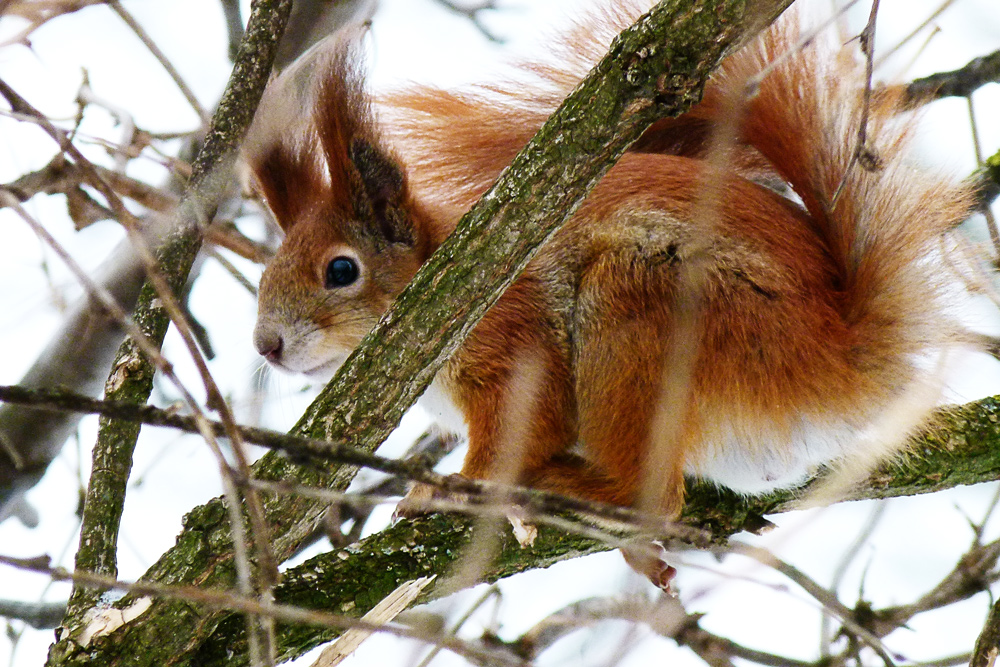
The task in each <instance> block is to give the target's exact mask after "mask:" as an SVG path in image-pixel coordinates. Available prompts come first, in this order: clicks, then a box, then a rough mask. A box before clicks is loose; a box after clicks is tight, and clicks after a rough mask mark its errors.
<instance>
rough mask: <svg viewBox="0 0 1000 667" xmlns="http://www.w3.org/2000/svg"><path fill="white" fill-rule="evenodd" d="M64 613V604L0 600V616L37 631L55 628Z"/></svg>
mask: <svg viewBox="0 0 1000 667" xmlns="http://www.w3.org/2000/svg"><path fill="white" fill-rule="evenodd" d="M65 613H66V603H65V602H19V601H16V600H0V616H4V617H6V618H12V619H17V620H19V621H24V622H25V623H27V624H28V625H30V626H31V627H33V628H36V629H38V630H47V629H49V628H54V627H57V626H58V625H59V622H60V621H61V620H62V617H63V614H65Z"/></svg>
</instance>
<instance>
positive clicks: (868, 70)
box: [830, 0, 880, 210]
mask: <svg viewBox="0 0 1000 667" xmlns="http://www.w3.org/2000/svg"><path fill="white" fill-rule="evenodd" d="M878 5H879V0H872V9H871V12H870V13H869V14H868V23H867V24H866V25H865V27H864V30H862V31H861V34H860V35H858V42H859V43H860V44H861V52H862V53H863V54H864V55H865V90H864V96H863V98H862V99H863V101H862V105H861V118H860V119H859V120H858V137H857V141H856V143H855V145H854V150H853V151H852V152H851V159H850V160H849V161H848V162H847V167H845V168H844V175H843V177H842V178H841V179H840V184H839V185H838V186H837V189H836V190H835V191H834V193H833V197H831V199H830V209H831V210H833V209H835V208H837V201H838V200H839V199H840V195H841V194H842V193H843V191H844V186H846V185H847V181H848V179H849V177H850V174H851V171H852V170H853V169H854V166H855V165H856V164H858V163H860V164H861V167H862V168H863V169H865V170H867V171H877V170H878V169H879V165H880V159H879V157H878V153H876V152H875V151H874V150H873V149H871V148H869V146H868V114H869V113H870V111H871V103H872V74H873V72H874V69H875V20H876V19H877V18H878Z"/></svg>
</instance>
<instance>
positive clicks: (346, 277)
mask: <svg viewBox="0 0 1000 667" xmlns="http://www.w3.org/2000/svg"><path fill="white" fill-rule="evenodd" d="M357 279H358V263H357V262H355V261H354V260H353V259H351V258H350V257H334V258H333V259H331V260H330V263H329V264H327V265H326V288H327V289H332V288H334V287H347V286H348V285H350V284H351V283H353V282H354V281H355V280H357Z"/></svg>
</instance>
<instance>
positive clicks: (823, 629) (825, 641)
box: [819, 501, 887, 658]
mask: <svg viewBox="0 0 1000 667" xmlns="http://www.w3.org/2000/svg"><path fill="white" fill-rule="evenodd" d="M886 507H887V502H886V501H878V502H876V503H875V506H874V507H873V508H872V512H871V514H869V515H868V519H867V520H866V521H865V523H864V525H863V526H862V527H861V530H860V531H858V535H857V536H856V537H855V538H854V541H853V542H851V544H850V546H848V547H847V548H846V549H845V550H844V555H843V556H842V557H841V559H840V562H839V563H837V567H836V568H835V569H834V571H833V576H832V577H831V578H830V590H831V591H833V593H834V594H836V593H837V591H839V590H840V583H841V581H843V578H844V574H846V572H847V568H848V567H849V566H850V564H851V563H853V562H854V559H855V558H857V555H858V553H859V552H860V551H861V547H862V546H864V544H865V542H867V541H868V538H869V537H871V535H872V532H873V531H874V530H875V527H876V526H877V525H878V522H879V521H880V520H881V519H882V516H883V514H884V513H885V508H886ZM830 621H831V618H830V616H828V615H826V614H824V615H823V618H822V619H821V621H820V646H819V653H820V656H822V657H824V658H825V657H827V656H829V655H830V644H831V643H832V642H833V635H832V632H831V625H832V624H831V622H830Z"/></svg>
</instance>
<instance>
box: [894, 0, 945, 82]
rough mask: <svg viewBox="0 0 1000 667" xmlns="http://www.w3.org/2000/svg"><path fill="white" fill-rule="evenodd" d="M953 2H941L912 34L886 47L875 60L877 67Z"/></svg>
mask: <svg viewBox="0 0 1000 667" xmlns="http://www.w3.org/2000/svg"><path fill="white" fill-rule="evenodd" d="M953 4H955V0H944V2H942V3H941V6H939V7H938V8H937V9H935V10H934V11H933V12H932V13H931V15H930V16H928V17H927V18H926V19H924V22H923V23H921V24H920V25H918V26H917V27H916V28H914V29H913V30H912V31H911V32H910V34H908V35H907V36H906V37H904V38H903V39H901V40H899V41H898V42H896V44H895V45H894V46H892V47H891V48H889V49H886V51H885V52H884V53H883V54H882V56H881V57H880V58H878V59H877V60H876V61H875V67H876V68H878V67H881V66H882V64H883V63H884V62H885V61H886V60H887V59H888V58H890V57H892V54H894V53H895V52H896V51H898V50H899V49H901V48H902V47H903V46H904V45H906V44H907V43H908V42H909V41H910V40H911V39H913V38H914V37H916V36H917V35H918V34H920V31H921V30H923V29H924V28H926V27H927V26H928V25H930V24H931V22H932V21H933V20H934V19H936V18H937V17H939V16H941V14H943V13H944V11H945V10H946V9H948V8H949V7H951V6H952V5H953Z"/></svg>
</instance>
